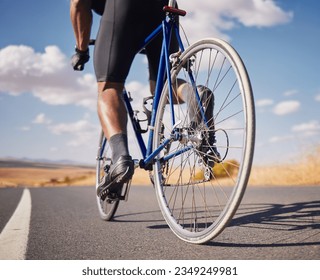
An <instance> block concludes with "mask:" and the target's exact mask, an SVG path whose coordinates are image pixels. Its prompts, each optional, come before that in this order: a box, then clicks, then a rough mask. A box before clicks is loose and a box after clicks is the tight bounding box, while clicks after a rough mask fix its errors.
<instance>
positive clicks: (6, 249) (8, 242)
mask: <svg viewBox="0 0 320 280" xmlns="http://www.w3.org/2000/svg"><path fill="white" fill-rule="evenodd" d="M30 217H31V195H30V191H29V189H24V191H23V194H22V196H21V199H20V202H19V204H18V206H17V208H16V210H15V212H14V213H13V215H12V217H11V218H10V220H9V221H8V223H7V224H6V226H5V228H4V229H3V230H2V232H1V234H0V260H23V259H25V254H26V250H27V243H28V235H29V226H30Z"/></svg>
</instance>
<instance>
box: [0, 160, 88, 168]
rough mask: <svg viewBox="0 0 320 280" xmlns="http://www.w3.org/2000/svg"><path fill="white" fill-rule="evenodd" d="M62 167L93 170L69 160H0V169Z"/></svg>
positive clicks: (86, 165)
mask: <svg viewBox="0 0 320 280" xmlns="http://www.w3.org/2000/svg"><path fill="white" fill-rule="evenodd" d="M63 167H79V168H93V167H94V166H93V165H89V164H81V163H77V162H73V161H69V160H58V161H53V160H46V159H36V160H33V159H27V158H23V159H17V158H0V168H45V169H57V168H63Z"/></svg>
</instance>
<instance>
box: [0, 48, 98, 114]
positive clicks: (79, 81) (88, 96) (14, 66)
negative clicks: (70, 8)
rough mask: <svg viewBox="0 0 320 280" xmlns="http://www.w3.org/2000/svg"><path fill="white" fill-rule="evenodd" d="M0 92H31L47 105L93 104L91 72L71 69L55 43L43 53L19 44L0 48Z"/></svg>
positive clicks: (94, 81)
mask: <svg viewBox="0 0 320 280" xmlns="http://www.w3.org/2000/svg"><path fill="white" fill-rule="evenodd" d="M0 92H3V93H9V94H11V95H20V94H23V93H31V94H33V95H34V96H35V97H37V98H39V99H41V100H42V101H43V102H45V103H47V104H51V105H66V104H74V105H80V106H83V107H87V108H90V109H93V110H95V108H96V92H97V91H96V80H95V78H94V76H93V75H92V74H83V73H80V72H75V71H73V70H72V67H71V66H70V64H69V58H67V57H66V56H65V55H64V54H63V53H62V52H61V51H60V49H59V48H58V47H56V46H48V47H46V48H45V50H44V53H37V52H35V51H34V49H32V48H31V47H28V46H23V45H21V46H7V47H5V48H3V49H0Z"/></svg>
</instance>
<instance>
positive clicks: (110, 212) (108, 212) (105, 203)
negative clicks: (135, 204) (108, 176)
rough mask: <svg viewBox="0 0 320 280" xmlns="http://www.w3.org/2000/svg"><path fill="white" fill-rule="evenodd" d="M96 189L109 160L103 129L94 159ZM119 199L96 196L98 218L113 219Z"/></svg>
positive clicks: (109, 152) (108, 150) (109, 155)
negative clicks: (103, 198)
mask: <svg viewBox="0 0 320 280" xmlns="http://www.w3.org/2000/svg"><path fill="white" fill-rule="evenodd" d="M96 160H97V161H96V190H97V189H98V186H99V184H100V182H101V180H102V178H103V176H104V175H105V172H104V166H105V163H106V161H111V149H110V146H109V144H108V141H107V140H106V138H105V136H104V133H103V131H101V134H100V139H99V148H98V153H97V159H96ZM119 203H120V201H119V200H109V199H108V198H107V199H105V200H102V199H101V198H100V197H99V196H97V205H98V210H99V215H100V218H101V219H102V220H104V221H110V220H112V219H113V217H114V215H115V213H116V211H117V209H118V206H119Z"/></svg>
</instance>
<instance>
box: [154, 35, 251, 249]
mask: <svg viewBox="0 0 320 280" xmlns="http://www.w3.org/2000/svg"><path fill="white" fill-rule="evenodd" d="M182 80H184V81H186V82H187V84H185V85H187V87H185V88H187V89H188V90H187V92H186V90H185V92H184V101H185V102H183V100H181V99H179V98H174V99H176V100H180V102H177V103H178V104H175V105H173V106H171V105H170V104H168V100H170V98H169V87H168V83H166V85H165V87H164V89H163V92H162V95H161V99H160V101H159V107H158V110H157V115H156V120H155V132H154V143H153V147H154V149H156V148H157V147H159V146H160V145H161V144H162V143H165V142H164V141H166V139H172V141H170V142H169V143H168V145H166V147H165V149H164V150H163V152H162V153H160V154H159V156H158V157H157V158H156V161H155V164H154V170H155V172H154V182H155V187H156V193H157V199H158V202H159V205H160V208H161V211H162V214H163V216H164V218H165V220H166V222H167V223H168V225H169V226H170V228H171V229H172V231H173V232H174V233H175V234H176V235H177V236H178V237H179V238H181V239H182V240H185V241H187V242H191V243H198V244H199V243H205V242H207V241H209V240H211V239H212V238H214V237H216V236H217V235H218V234H219V233H221V232H222V231H223V229H224V228H225V227H226V226H227V224H228V222H229V221H230V220H231V219H232V217H233V215H234V214H235V212H236V210H237V208H238V206H239V204H240V202H241V199H242V197H243V195H244V192H245V189H246V186H247V183H248V179H249V175H250V170H251V165H252V159H253V150H254V139H255V112H254V101H253V94H252V89H251V84H250V80H249V77H248V74H247V71H246V69H245V66H244V64H243V62H242V60H241V58H240V57H239V55H238V54H237V52H236V51H235V50H234V49H233V48H232V47H231V46H230V45H229V44H228V43H226V42H224V41H222V40H219V39H205V40H201V41H199V42H197V43H195V44H193V45H191V46H190V47H189V48H187V49H186V50H185V51H184V52H183V53H182V54H181V55H180V57H179V58H178V59H177V61H176V63H175V64H174V65H173V69H172V71H171V81H172V95H173V96H178V95H179V94H178V93H177V88H179V86H181V81H182ZM204 92H205V93H204ZM179 96H180V95H179ZM169 103H170V102H169ZM170 116H171V117H170ZM173 116H174V118H173ZM173 119H174V122H173V121H172V120H173ZM172 135H176V136H175V137H174V138H173V136H172Z"/></svg>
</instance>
